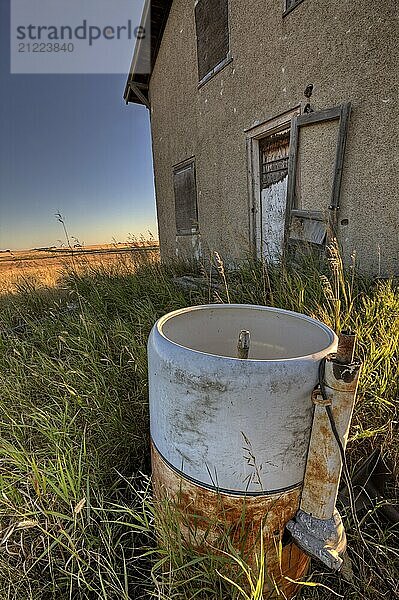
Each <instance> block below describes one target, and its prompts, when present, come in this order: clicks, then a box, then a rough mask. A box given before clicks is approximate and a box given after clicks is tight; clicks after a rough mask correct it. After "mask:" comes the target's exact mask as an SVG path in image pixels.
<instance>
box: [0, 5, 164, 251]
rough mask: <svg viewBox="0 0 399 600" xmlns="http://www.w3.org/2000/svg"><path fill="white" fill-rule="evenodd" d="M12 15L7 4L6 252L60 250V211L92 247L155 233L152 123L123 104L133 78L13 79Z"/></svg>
mask: <svg viewBox="0 0 399 600" xmlns="http://www.w3.org/2000/svg"><path fill="white" fill-rule="evenodd" d="M9 11H10V8H9V0H7V1H5V0H1V3H0V89H1V94H0V249H6V248H11V249H25V248H31V247H37V246H47V245H54V244H57V243H58V242H57V240H61V239H62V238H63V233H62V229H61V225H60V223H58V222H57V220H56V218H55V216H54V214H55V213H56V212H61V213H62V214H63V216H64V217H65V220H66V223H67V226H68V230H69V232H70V234H71V235H72V236H75V237H76V238H78V239H79V240H80V241H81V242H84V243H86V244H94V243H104V242H111V240H112V238H115V239H116V240H117V241H125V240H126V239H127V237H128V235H129V234H132V235H139V234H140V233H143V234H144V235H145V236H147V235H148V233H147V230H151V231H152V233H153V234H154V235H156V217H155V200H154V188H153V175H152V162H151V145H150V129H149V117H148V112H147V109H146V108H144V107H142V106H136V105H129V106H126V105H125V103H124V101H123V98H122V96H123V90H124V86H125V82H126V74H127V73H123V74H120V75H11V74H10V52H9V27H10V25H9V22H10V14H9ZM133 44H134V42H132V48H131V51H133ZM130 59H131V56H128V57H126V65H127V67H128V66H129V64H130Z"/></svg>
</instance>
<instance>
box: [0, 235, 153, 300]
mask: <svg viewBox="0 0 399 600" xmlns="http://www.w3.org/2000/svg"><path fill="white" fill-rule="evenodd" d="M143 250H145V251H153V252H155V253H157V252H158V242H157V241H154V240H151V241H141V242H133V243H126V244H108V245H96V246H85V247H83V248H74V249H70V248H49V249H37V250H16V251H9V250H6V251H2V252H0V294H7V293H15V292H18V290H19V288H20V286H21V285H24V286H26V284H28V285H31V286H34V287H37V286H39V287H54V286H56V285H57V284H58V283H59V281H60V278H61V275H62V273H65V271H67V270H70V269H73V270H74V271H77V272H83V271H86V270H87V269H88V268H89V269H90V268H97V269H98V268H100V269H101V268H102V267H106V268H112V267H115V268H118V267H120V265H121V264H123V263H126V262H128V263H129V262H130V261H131V260H132V258H134V256H135V255H136V256H137V253H141V252H142V251H143Z"/></svg>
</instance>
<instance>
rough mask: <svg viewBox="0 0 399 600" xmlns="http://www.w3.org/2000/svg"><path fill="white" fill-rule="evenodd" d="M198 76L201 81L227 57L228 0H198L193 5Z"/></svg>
mask: <svg viewBox="0 0 399 600" xmlns="http://www.w3.org/2000/svg"><path fill="white" fill-rule="evenodd" d="M195 25H196V31H197V56H198V76H199V80H200V81H202V80H203V79H204V78H205V77H206V76H207V75H211V74H213V73H214V72H217V71H218V70H219V68H220V67H221V66H222V65H223V64H224V63H225V62H226V61H227V60H228V59H229V45H230V44H229V5H228V0H198V2H197V4H196V6H195Z"/></svg>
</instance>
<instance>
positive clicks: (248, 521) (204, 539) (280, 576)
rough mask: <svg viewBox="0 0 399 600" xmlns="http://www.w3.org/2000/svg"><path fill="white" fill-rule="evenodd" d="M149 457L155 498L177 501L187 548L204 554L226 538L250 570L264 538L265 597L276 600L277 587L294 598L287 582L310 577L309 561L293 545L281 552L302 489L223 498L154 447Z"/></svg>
mask: <svg viewBox="0 0 399 600" xmlns="http://www.w3.org/2000/svg"><path fill="white" fill-rule="evenodd" d="M151 454H152V472H153V476H152V481H153V489H154V494H155V497H156V498H157V499H158V500H162V499H164V498H169V499H171V500H172V501H173V503H174V505H175V507H176V509H177V514H178V515H179V517H180V515H181V520H182V524H181V530H182V532H183V536H186V539H187V542H189V543H190V545H193V546H194V547H197V548H198V551H199V552H201V551H204V550H205V548H206V547H207V546H208V547H209V544H211V545H213V544H215V545H216V546H217V543H218V540H220V539H221V538H222V537H223V536H224V535H225V534H227V535H228V537H229V539H230V540H231V542H232V544H233V546H234V547H235V548H236V549H237V550H239V551H240V553H241V554H242V556H243V557H244V558H245V560H246V561H247V562H248V564H250V565H251V563H253V564H254V562H255V556H256V553H259V547H260V535H263V543H264V553H265V559H266V560H265V563H266V572H267V582H266V584H265V594H266V595H265V596H264V597H265V598H274V597H275V595H276V594H277V592H276V590H275V588H274V586H276V587H277V588H278V589H279V590H281V592H283V593H284V594H285V596H286V597H287V598H292V597H293V595H295V593H296V592H297V591H298V585H297V584H295V583H291V582H289V581H288V580H287V579H286V577H289V578H290V579H293V580H297V579H299V578H301V577H303V576H304V575H306V573H307V570H308V567H309V557H308V556H307V555H306V554H305V553H304V552H303V551H302V550H300V549H299V548H298V547H297V546H296V545H295V544H294V543H292V542H289V543H287V544H286V545H284V546H283V547H282V548H281V554H280V553H279V546H280V545H281V541H282V538H283V533H284V529H285V525H286V524H287V522H288V521H289V520H290V519H292V518H293V517H294V515H295V514H296V512H297V510H298V507H299V501H300V495H301V487H298V488H295V489H293V490H290V491H287V492H284V493H281V494H275V495H266V494H265V495H264V496H245V495H244V493H243V495H242V496H235V495H229V494H225V493H219V492H217V491H216V490H215V491H214V490H210V489H207V488H204V487H202V486H200V485H197V484H196V483H193V482H191V481H189V480H187V479H185V478H184V476H182V475H180V474H179V473H177V472H176V471H174V470H173V469H172V468H171V467H169V466H168V465H167V463H166V462H165V461H164V460H163V459H162V457H161V455H160V454H159V453H158V451H157V450H156V449H155V448H154V446H152V449H151ZM279 554H280V555H279ZM272 582H274V584H273V583H272Z"/></svg>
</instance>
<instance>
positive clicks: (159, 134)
mask: <svg viewBox="0 0 399 600" xmlns="http://www.w3.org/2000/svg"><path fill="white" fill-rule="evenodd" d="M282 8H283V7H282V3H281V2H276V1H275V0H252V1H251V2H248V1H247V0H231V1H230V29H231V44H230V49H231V53H232V57H233V60H232V62H231V63H230V64H229V65H227V66H226V67H225V68H224V69H223V70H222V71H221V72H219V73H218V74H216V75H215V76H214V77H213V78H212V79H210V80H209V81H208V82H207V83H206V84H205V85H204V86H203V87H201V88H200V89H198V74H197V56H196V38H195V23H194V0H174V2H173V5H172V9H171V12H170V16H169V20H168V23H167V26H166V30H165V33H164V36H163V40H162V43H161V47H160V51H159V54H158V58H157V62H156V64H155V68H154V71H153V74H152V78H151V84H150V97H151V104H152V109H151V121H152V133H153V151H154V165H155V172H156V193H157V202H158V218H159V230H160V241H161V249H162V254H163V257H164V258H167V257H172V256H175V255H176V232H175V221H174V195H173V180H172V167H173V165H175V164H177V163H179V162H181V161H183V160H185V159H187V158H189V157H190V156H195V158H196V176H197V190H198V212H199V229H200V239H197V240H195V242H193V241H191V240H190V243H189V244H188V243H187V240H185V241H183V240H182V243H183V244H184V245H186V246H187V247H190V246H192V244H193V243H194V244H195V246H196V248H198V245H199V244H200V245H201V247H202V251H203V253H204V254H205V253H207V252H208V251H209V250H217V251H218V252H219V253H221V254H224V255H225V256H226V257H228V258H229V259H231V260H235V259H238V258H240V257H242V256H244V255H245V253H247V252H249V251H250V241H249V240H250V232H249V198H248V185H247V176H248V172H247V171H248V168H247V155H246V134H245V129H247V128H249V127H251V126H252V125H254V124H256V123H261V122H263V121H266V120H267V119H270V118H272V117H274V116H276V115H278V114H280V113H282V112H284V111H286V110H288V109H290V108H292V107H294V106H296V105H298V103H299V102H301V101H302V100H303V99H304V97H303V91H304V89H305V87H306V85H307V84H308V83H313V84H314V91H313V96H312V98H311V104H312V107H313V108H314V109H316V110H317V109H322V108H329V107H332V106H336V105H338V104H341V103H343V102H351V103H352V116H351V121H350V125H349V131H348V139H347V147H346V155H345V162H344V172H343V179H342V188H341V210H340V213H339V222H340V221H341V220H343V219H347V220H348V224H347V225H344V226H341V227H340V230H339V237H340V241H341V243H342V244H343V247H344V254H345V258H346V260H349V257H350V255H351V253H352V252H353V251H356V253H357V262H358V264H359V265H360V267H361V268H362V269H363V270H367V271H369V272H372V273H374V274H382V275H387V274H392V273H394V272H395V271H396V272H397V270H398V258H399V242H398V232H399V211H398V183H399V175H398V173H399V141H398V140H399V131H398V129H399V125H398V123H399V120H398V118H399V106H398V94H397V90H398V86H399V59H398V56H399V52H398V49H399V48H398V45H399V44H398V41H397V39H398V33H399V26H398V24H399V21H398V13H399V11H398V9H397V7H396V6H395V2H392V1H391V0H382V1H381V2H378V3H372V2H369V1H366V0H356V1H355V2H349V1H345V2H343V1H342V0H331V1H329V2H324V1H322V0H304V1H303V2H302V3H301V4H300V5H299V6H298V7H297V8H295V9H294V10H293V11H292V12H291V13H289V14H288V15H287V16H285V17H283V10H282ZM322 127H323V126H322ZM311 146H312V140H311V139H310V140H309V144H308V145H307V150H306V151H307V152H308V154H309V155H311V152H309V151H310V149H311ZM327 146H328V144H327ZM304 152H305V148H304ZM305 153H306V152H305ZM322 155H323V156H324V154H323V153H322ZM328 155H329V152H328V147H326V153H325V157H326V158H325V160H326V161H328V160H330V159H329V158H328ZM314 160H315V161H317V160H321V162H323V159H320V157H319V156H318V155H317V156H314ZM324 166H326V165H324ZM322 171H323V172H326V173H328V169H327V168H325V169H324V170H323V169H322ZM306 173H307V174H306ZM306 177H307V178H308V179H307V180H305V181H304V178H305V179H306ZM326 177H327V175H326ZM311 179H312V167H311V165H309V167H307V168H306V169H305V170H304V173H302V183H303V186H304V187H303V189H306V188H308V189H310V188H311V184H312V181H311ZM320 185H321V186H322V187H325V186H327V187H328V185H329V184H328V182H324V183H323V182H321V183H320ZM314 208H315V207H314ZM178 245H180V241H179V244H178Z"/></svg>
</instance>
